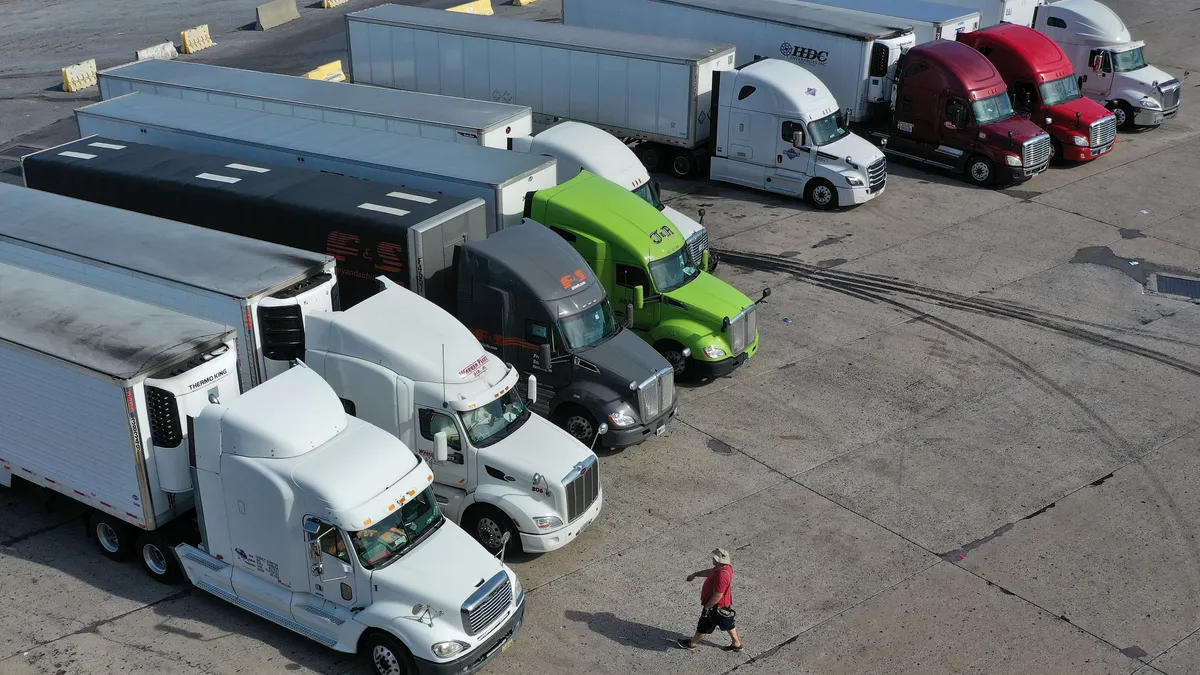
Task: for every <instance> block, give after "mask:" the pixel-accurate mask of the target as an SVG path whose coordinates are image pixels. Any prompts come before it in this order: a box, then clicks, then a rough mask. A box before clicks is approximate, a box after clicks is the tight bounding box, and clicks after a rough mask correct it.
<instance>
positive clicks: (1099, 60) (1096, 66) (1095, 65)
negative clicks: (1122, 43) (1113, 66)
mask: <svg viewBox="0 0 1200 675" xmlns="http://www.w3.org/2000/svg"><path fill="white" fill-rule="evenodd" d="M1103 64H1104V57H1103V56H1099V55H1097V56H1096V58H1094V59H1092V70H1093V71H1094V72H1097V73H1098V72H1100V66H1101V65H1103Z"/></svg>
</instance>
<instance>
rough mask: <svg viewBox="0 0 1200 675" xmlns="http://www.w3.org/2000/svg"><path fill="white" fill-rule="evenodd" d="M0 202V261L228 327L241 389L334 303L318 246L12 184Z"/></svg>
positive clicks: (276, 368) (2, 189) (280, 358)
mask: <svg viewBox="0 0 1200 675" xmlns="http://www.w3.org/2000/svg"><path fill="white" fill-rule="evenodd" d="M79 154H89V153H79ZM0 202H2V203H3V204H4V205H5V209H4V211H3V214H2V215H0V262H5V263H10V264H14V265H20V266H22V267H27V268H29V269H32V270H37V271H39V272H44V273H46V274H53V275H55V276H59V277H62V278H64V279H68V280H71V281H75V282H78V283H81V284H86V285H88V286H92V287H94V288H98V289H102V290H106V291H109V292H113V293H118V294H120V295H124V296H126V297H129V298H133V299H135V300H140V301H142V302H147V303H150V304H154V305H159V306H161V307H166V308H169V309H172V310H174V311H179V312H185V313H187V314H191V315H193V316H197V317H201V318H204V319H208V320H210V321H217V322H219V323H222V324H224V325H228V326H233V327H234V328H235V329H236V330H237V337H238V348H239V352H240V353H239V354H238V358H237V361H238V363H237V370H238V373H239V375H240V378H239V379H240V380H241V386H242V389H243V390H248V389H250V388H251V387H253V386H255V385H257V384H259V383H260V382H263V381H265V380H266V379H267V378H269V377H271V376H272V375H275V374H277V373H280V372H283V371H284V370H287V368H288V361H289V360H290V359H291V358H295V355H296V349H297V344H296V343H295V339H296V337H297V335H298V334H299V335H302V334H303V315H304V314H306V313H309V312H314V311H329V310H331V309H333V293H334V288H335V286H336V280H335V279H334V276H333V273H334V260H333V258H331V257H330V256H327V255H322V254H318V253H310V252H308V251H301V250H299V249H294V248H290V247H287V246H279V245H277V244H269V243H266V242H261V241H258V240H256V239H249V238H246V237H239V236H236V235H230V234H226V233H224V232H216V231H212V230H203V229H202V228H197V227H192V226H190V225H184V224H182V223H176V222H174V221H170V220H164V219H162V218H155V217H152V216H146V215H142V214H140V213H133V212H131V211H123V210H121V209H116V208H112V207H108V206H101V205H99V204H92V203H91V202H85V201H80V200H77V199H71V198H69V197H61V196H59V195H54V194H50V193H48V192H40V191H38V190H31V189H27V188H21V187H15V186H11V185H2V184H0ZM298 328H299V329H300V330H299V331H297V329H298ZM302 345H303V341H301V342H300V343H299V346H300V347H301V348H302Z"/></svg>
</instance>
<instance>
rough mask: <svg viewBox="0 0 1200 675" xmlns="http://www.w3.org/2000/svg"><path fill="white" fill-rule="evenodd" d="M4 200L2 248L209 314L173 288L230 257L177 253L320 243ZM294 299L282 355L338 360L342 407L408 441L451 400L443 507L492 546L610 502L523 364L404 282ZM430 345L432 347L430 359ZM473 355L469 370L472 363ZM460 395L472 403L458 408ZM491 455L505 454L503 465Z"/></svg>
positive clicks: (9, 194)
mask: <svg viewBox="0 0 1200 675" xmlns="http://www.w3.org/2000/svg"><path fill="white" fill-rule="evenodd" d="M0 200H2V201H3V203H4V204H6V205H8V206H10V207H11V210H10V211H7V212H6V213H5V215H4V216H0V242H3V246H2V247H0V251H3V257H4V260H6V261H8V262H11V263H14V264H18V265H23V266H25V267H27V268H30V269H36V270H38V271H41V272H45V273H50V274H56V275H59V276H62V277H64V278H69V279H71V280H74V281H77V282H80V283H83V284H87V285H89V286H93V287H95V288H99V289H103V290H106V291H109V292H113V293H120V294H122V295H125V296H128V297H131V298H137V299H141V300H145V301H147V302H151V303H153V304H156V305H160V306H164V307H167V308H168V309H172V310H175V311H182V312H186V313H189V314H192V315H195V316H200V317H204V318H208V319H210V320H217V321H222V320H224V318H225V316H226V314H225V313H223V310H221V309H220V306H213V305H209V304H205V303H202V302H198V301H197V300H196V298H197V297H203V296H198V295H197V294H195V293H187V292H185V291H179V290H174V289H194V288H196V287H198V286H199V285H200V283H201V282H202V281H203V280H205V279H207V278H209V276H210V275H211V274H212V273H213V272H214V269H217V270H219V269H225V267H223V266H220V265H219V266H217V267H216V268H210V266H209V265H195V266H192V265H183V264H181V265H177V266H174V267H172V265H171V264H170V263H171V262H172V261H178V260H181V259H194V260H196V261H208V262H210V263H211V261H214V260H216V261H221V260H227V259H228V258H226V257H223V252H226V251H228V252H231V254H232V252H235V251H239V250H242V251H254V252H255V254H254V255H251V254H249V253H243V256H242V258H240V259H239V260H240V263H241V265H242V266H243V267H242V269H241V272H240V273H242V274H245V275H247V276H251V277H253V276H254V270H255V269H259V270H270V269H271V267H272V266H273V265H275V264H276V263H277V262H278V261H280V260H288V259H289V258H292V257H303V256H310V257H311V256H313V255H314V254H311V253H308V252H303V251H299V250H298V249H294V248H291V247H288V246H282V245H278V244H271V243H267V242H261V241H258V240H253V239H247V238H245V237H241V236H238V235H234V234H228V233H224V232H218V231H215V230H209V229H206V228H202V227H197V226H194V225H185V224H183V223H178V222H175V221H171V220H164V219H161V218H154V217H151V216H146V215H142V214H137V213H133V212H129V211H123V210H121V209H115V208H112V207H108V206H102V205H99V204H92V203H90V202H84V201H79V200H76V199H71V198H68V197H62V196H59V195H54V194H50V193H47V192H40V191H38V190H31V189H27V188H18V187H12V186H8V185H0ZM473 205H474V206H476V207H479V206H480V204H479V203H478V202H474V204H473ZM15 214H21V216H20V217H19V218H18V217H17V216H16V215H15ZM10 220H11V221H12V222H13V224H12V226H10V225H9V222H10ZM37 222H40V223H43V225H44V224H45V223H47V222H53V223H54V224H55V227H53V228H47V227H44V226H43V227H42V229H41V231H34V228H32V227H30V226H29V223H37ZM469 225H470V221H469V214H468V217H467V219H466V221H465V226H468V227H469ZM85 230H86V232H87V235H86V236H83V234H82V233H83V232H84V231H85ZM251 244H253V246H251ZM148 251H149V252H152V255H149V254H147V252H148ZM437 252H438V253H439V254H440V253H441V250H440V247H439V249H438V251H437ZM317 257H318V258H319V259H324V256H317ZM160 261H161V262H160ZM256 265H257V267H256ZM372 301H374V302H373V303H372V304H370V306H369V307H367V308H366V309H360V307H362V306H363V305H366V304H368V303H371V302H372ZM295 307H297V309H296V310H295V311H294V312H293V314H292V315H290V320H289V322H288V324H287V327H288V333H287V336H288V338H289V339H288V341H287V347H288V350H287V355H288V356H289V357H290V358H291V359H297V360H304V359H308V358H309V356H308V355H310V354H312V355H314V356H313V357H312V358H317V359H320V361H321V362H322V363H326V364H335V365H336V367H335V366H334V365H330V366H328V367H325V366H322V367H320V368H317V370H318V372H320V373H321V374H323V375H327V376H328V377H329V378H330V380H329V381H330V384H332V385H333V387H334V389H335V390H336V391H337V392H338V394H339V396H340V397H342V398H343V399H344V400H345V402H346V406H347V410H348V411H351V412H353V413H354V414H357V415H359V416H360V417H362V418H363V419H365V420H367V421H369V422H371V423H372V424H375V425H377V426H379V427H382V428H383V429H385V430H387V431H390V432H392V433H393V434H395V435H397V436H399V437H400V438H401V439H402V440H405V441H406V442H408V447H409V448H411V449H412V451H413V452H419V451H420V450H421V449H422V448H425V449H428V447H426V446H428V445H429V442H431V441H432V436H430V437H429V438H425V437H421V438H416V437H415V436H414V435H413V434H414V433H416V431H415V430H416V429H417V428H418V426H419V420H420V419H422V415H424V414H425V413H423V412H422V411H426V410H433V409H436V410H438V411H441V412H450V413H452V414H451V415H450V416H449V419H450V422H449V423H446V424H443V425H442V426H444V427H445V430H447V431H448V435H449V436H450V437H452V438H457V439H458V440H456V441H454V443H455V444H456V445H457V447H456V449H455V453H457V455H458V457H457V460H458V461H454V460H455V459H456V458H451V460H448V461H444V462H443V461H437V460H436V456H430V458H431V460H434V461H433V464H434V467H435V474H436V476H437V479H438V482H439V485H441V486H444V487H445V488H446V490H448V493H447V494H450V495H451V497H446V496H445V494H443V497H444V498H445V499H446V501H445V502H444V503H445V504H446V505H447V507H448V509H447V513H448V515H449V516H450V517H451V518H452V519H454V521H455V522H459V523H462V524H463V525H464V526H466V527H467V528H469V529H468V531H469V532H470V533H471V534H472V535H473V536H476V537H477V538H478V539H479V540H480V541H481V542H482V543H484V545H485V546H488V547H489V549H490V550H493V551H499V550H500V549H501V548H502V547H503V546H504V542H503V541H502V540H503V536H504V534H505V533H508V534H509V539H508V548H509V549H511V550H519V549H524V550H527V551H529V552H546V551H552V550H555V549H557V548H561V547H562V546H565V545H566V544H568V543H569V542H571V541H573V540H574V539H575V537H576V536H577V535H578V534H579V533H580V532H581V531H582V530H583V529H584V528H586V527H587V526H588V525H589V524H590V523H591V522H592V521H593V520H595V518H596V516H597V515H598V514H599V512H600V509H601V506H602V504H603V495H602V493H601V490H600V483H599V467H598V465H597V464H596V456H595V454H594V453H592V452H591V451H590V450H589V449H588V447H587V446H585V445H583V444H582V443H580V442H579V441H576V440H575V439H573V438H571V437H570V436H569V435H567V434H566V433H565V432H563V431H561V430H560V429H558V427H555V426H554V425H553V423H551V422H550V421H549V420H546V419H544V418H542V417H540V416H535V415H530V413H529V412H528V410H527V407H526V403H525V402H524V401H523V400H522V399H521V397H520V395H519V394H517V392H516V391H515V390H513V387H512V385H513V383H515V382H516V381H517V377H518V375H517V371H516V369H515V368H513V367H512V366H509V365H508V364H505V363H503V362H500V361H498V360H496V359H495V358H493V357H489V356H488V355H487V352H486V351H485V350H484V349H483V347H482V346H481V345H480V344H479V342H478V340H476V339H475V338H474V336H473V335H472V334H471V333H470V331H468V330H467V328H466V327H464V326H463V325H462V324H460V323H458V321H457V320H455V319H454V318H453V317H452V316H450V315H449V314H447V313H446V312H445V311H443V310H441V309H439V308H438V307H437V306H436V305H434V304H433V303H431V302H429V301H427V300H425V299H423V298H420V297H419V296H417V295H415V294H413V293H411V292H409V291H407V290H405V289H403V288H395V289H388V290H386V291H384V292H382V293H380V294H379V295H378V296H376V297H375V298H371V299H370V300H368V301H367V302H366V303H360V304H359V305H356V306H355V307H354V308H352V309H350V310H348V311H346V312H340V311H331V309H332V308H331V307H329V306H319V307H318V306H305V305H299V306H295ZM372 313H379V314H381V315H380V316H375V317H372V316H370V315H371V314H372ZM235 318H236V317H235ZM331 325H332V326H334V328H331ZM421 345H424V346H423V347H422V346H421ZM443 348H444V351H443ZM405 350H407V352H406V351H405ZM428 358H432V359H433V360H432V361H423V360H422V359H428ZM456 364H457V365H456ZM287 365H290V363H289V364H287ZM468 367H470V368H473V369H468V370H466V371H465V372H464V368H468ZM443 368H444V371H443ZM433 373H437V377H436V378H434V377H433ZM271 374H272V375H274V373H271ZM431 378H433V379H431ZM417 383H420V386H418V384H417ZM388 385H390V386H392V387H393V390H392V391H390V392H389V391H388V389H387V386H388ZM247 389H249V388H248V387H247ZM528 391H530V392H532V393H531V397H534V398H536V392H537V383H536V380H534V379H532V378H530V380H529V382H528ZM443 395H444V396H445V397H443ZM493 395H494V396H493ZM434 396H436V397H437V398H433V397H434ZM451 396H453V398H450V397H451ZM464 397H466V398H464ZM468 399H469V400H468ZM463 401H467V403H462V402H463ZM496 403H502V404H503V405H499V406H497V405H495V404H496ZM460 404H462V405H468V406H472V407H469V408H463V409H462V410H465V411H466V412H465V413H464V414H461V415H460V414H459V413H460V412H461V411H460V407H459V406H460ZM439 419H440V418H439ZM500 419H502V420H504V423H503V424H500V423H499V422H497V421H496V420H500ZM455 425H459V426H458V427H456V428H454V429H451V427H455ZM496 425H499V427H496ZM485 432H490V433H485ZM433 433H434V434H436V431H435V432H433ZM427 454H428V453H427ZM485 467H493V468H499V467H503V468H504V470H505V473H504V474H503V475H496V474H495V472H489V471H487V470H485ZM468 469H470V472H468V471H467V470H468ZM568 477H569V478H568ZM510 479H511V480H510ZM576 479H579V481H580V482H576ZM535 488H536V489H535ZM439 489H441V488H439ZM497 514H502V515H503V516H504V517H503V518H501V517H499V516H498V515H497Z"/></svg>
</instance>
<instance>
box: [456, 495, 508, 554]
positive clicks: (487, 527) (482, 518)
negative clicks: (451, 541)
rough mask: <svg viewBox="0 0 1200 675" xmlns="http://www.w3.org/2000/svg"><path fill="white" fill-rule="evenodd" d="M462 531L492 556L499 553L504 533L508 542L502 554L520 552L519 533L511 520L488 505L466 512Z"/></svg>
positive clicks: (479, 505)
mask: <svg viewBox="0 0 1200 675" xmlns="http://www.w3.org/2000/svg"><path fill="white" fill-rule="evenodd" d="M463 529H464V530H466V531H467V534H469V535H471V536H472V537H473V538H474V539H475V541H477V542H479V544H480V545H481V546H483V547H484V548H486V549H487V550H488V552H489V553H491V554H492V555H495V554H497V553H499V552H500V538H501V537H503V536H504V533H505V532H507V533H508V535H509V540H508V546H507V547H506V549H505V551H504V554H505V555H508V554H510V553H517V552H520V550H521V533H520V532H517V528H516V527H515V526H514V525H513V521H512V518H509V517H508V514H506V513H504V512H503V511H501V510H500V509H498V508H496V507H494V506H491V505H490V504H478V505H476V506H475V507H473V508H472V509H471V510H470V511H468V512H467V517H466V518H464V519H463Z"/></svg>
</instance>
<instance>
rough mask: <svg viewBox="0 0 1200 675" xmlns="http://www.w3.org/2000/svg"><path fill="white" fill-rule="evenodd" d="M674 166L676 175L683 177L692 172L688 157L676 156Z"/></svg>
mask: <svg viewBox="0 0 1200 675" xmlns="http://www.w3.org/2000/svg"><path fill="white" fill-rule="evenodd" d="M672 166H673V167H674V168H675V175H677V176H679V177H681V178H682V177H684V176H686V175H688V174H689V173H691V166H690V162H688V161H687V157H676V158H675V161H674V162H673V163H672Z"/></svg>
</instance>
